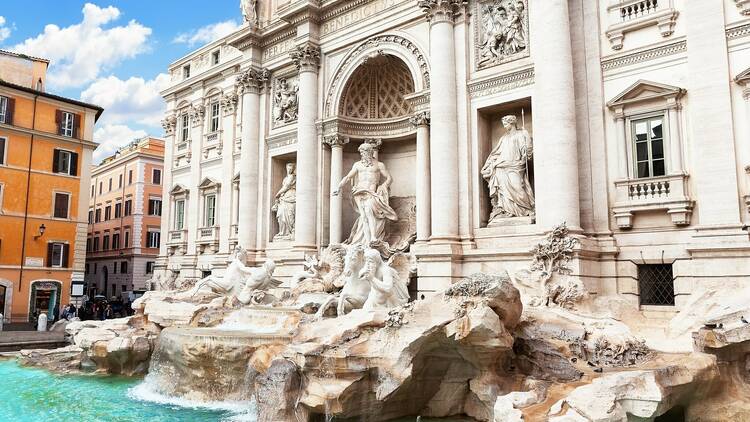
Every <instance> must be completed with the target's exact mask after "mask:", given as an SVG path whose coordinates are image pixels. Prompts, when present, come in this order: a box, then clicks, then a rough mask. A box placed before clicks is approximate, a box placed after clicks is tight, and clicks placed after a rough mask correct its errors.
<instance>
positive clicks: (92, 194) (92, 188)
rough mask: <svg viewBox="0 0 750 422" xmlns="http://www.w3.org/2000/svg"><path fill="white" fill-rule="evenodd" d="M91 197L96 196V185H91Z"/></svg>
mask: <svg viewBox="0 0 750 422" xmlns="http://www.w3.org/2000/svg"><path fill="white" fill-rule="evenodd" d="M91 197H92V198H93V197H94V185H91Z"/></svg>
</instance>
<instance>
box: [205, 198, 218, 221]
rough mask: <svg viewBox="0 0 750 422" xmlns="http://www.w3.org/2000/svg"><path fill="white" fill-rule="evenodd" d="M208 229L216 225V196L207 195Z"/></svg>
mask: <svg viewBox="0 0 750 422" xmlns="http://www.w3.org/2000/svg"><path fill="white" fill-rule="evenodd" d="M205 212H206V227H213V226H214V224H216V195H206V210H205Z"/></svg>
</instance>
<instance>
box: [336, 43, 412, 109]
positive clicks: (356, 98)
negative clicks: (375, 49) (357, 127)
mask: <svg viewBox="0 0 750 422" xmlns="http://www.w3.org/2000/svg"><path fill="white" fill-rule="evenodd" d="M412 93H414V80H413V79H412V75H411V73H410V72H409V68H408V67H407V66H406V63H404V62H403V61H402V60H401V59H399V58H397V57H395V56H391V55H378V56H376V57H372V58H370V59H368V60H367V61H365V62H364V63H362V64H361V65H359V67H357V69H356V70H355V71H354V73H353V74H352V76H351V77H350V78H349V81H348V82H347V83H346V85H345V86H344V90H343V92H342V95H341V100H340V101H339V109H338V114H339V115H340V116H343V117H349V118H354V119H368V120H369V119H374V120H383V119H393V118H398V117H403V116H407V115H411V113H412V105H411V103H410V102H409V101H407V99H406V96H407V95H408V94H412Z"/></svg>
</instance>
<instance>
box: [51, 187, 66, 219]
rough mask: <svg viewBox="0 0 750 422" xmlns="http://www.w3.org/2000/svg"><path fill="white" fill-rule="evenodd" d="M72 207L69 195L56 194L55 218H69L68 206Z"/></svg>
mask: <svg viewBox="0 0 750 422" xmlns="http://www.w3.org/2000/svg"><path fill="white" fill-rule="evenodd" d="M69 205H70V194H69V193H60V192H56V193H55V209H54V217H55V218H68V206H69Z"/></svg>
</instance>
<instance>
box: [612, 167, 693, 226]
mask: <svg viewBox="0 0 750 422" xmlns="http://www.w3.org/2000/svg"><path fill="white" fill-rule="evenodd" d="M687 178H688V176H687V175H684V174H678V175H669V176H662V177H652V178H648V179H634V180H620V181H616V182H615V188H616V194H615V195H616V196H615V200H616V202H615V206H614V207H613V208H612V211H613V212H614V216H615V221H616V223H617V226H618V227H619V228H621V229H630V228H632V227H633V218H634V214H635V213H638V212H642V211H655V210H666V212H667V214H668V215H669V216H670V217H671V219H672V223H673V224H674V225H676V226H686V225H688V224H690V216H691V214H692V212H693V201H692V200H691V199H690V198H689V197H688V194H687Z"/></svg>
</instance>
